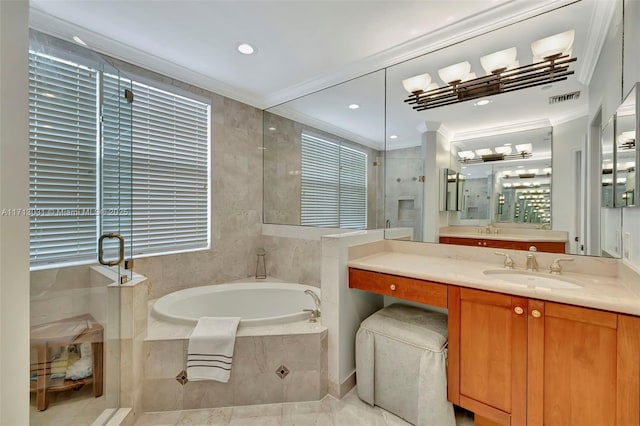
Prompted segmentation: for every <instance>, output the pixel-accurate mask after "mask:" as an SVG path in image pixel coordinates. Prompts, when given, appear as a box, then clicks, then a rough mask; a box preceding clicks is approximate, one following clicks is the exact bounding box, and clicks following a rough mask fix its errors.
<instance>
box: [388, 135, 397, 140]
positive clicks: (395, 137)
mask: <svg viewBox="0 0 640 426" xmlns="http://www.w3.org/2000/svg"><path fill="white" fill-rule="evenodd" d="M389 139H398V135H391V136H389Z"/></svg>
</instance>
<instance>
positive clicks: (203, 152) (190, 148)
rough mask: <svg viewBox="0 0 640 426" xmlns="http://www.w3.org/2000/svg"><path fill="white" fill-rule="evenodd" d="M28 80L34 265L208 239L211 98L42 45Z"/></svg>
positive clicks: (175, 248)
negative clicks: (119, 243) (120, 246)
mask: <svg viewBox="0 0 640 426" xmlns="http://www.w3.org/2000/svg"><path fill="white" fill-rule="evenodd" d="M29 83H30V87H29V113H30V117H29V126H30V214H31V262H32V267H38V266H41V265H47V264H64V263H68V262H79V261H81V262H82V261H86V262H90V261H93V260H95V259H96V252H97V243H96V241H97V238H98V235H99V234H101V233H107V232H117V233H120V234H121V235H123V236H124V237H125V240H126V242H127V255H131V254H138V255H139V254H158V253H168V252H179V251H185V250H191V249H201V248H207V247H208V244H209V188H208V182H209V105H208V104H205V103H202V102H199V101H196V100H192V99H188V98H185V97H183V96H180V95H176V94H172V93H169V92H166V91H163V90H160V89H157V88H154V87H150V86H147V85H144V84H141V83H138V82H135V81H131V80H127V79H122V78H119V77H117V76H114V75H109V74H103V73H99V72H97V71H96V70H93V69H90V68H88V67H85V66H82V65H78V64H73V63H71V62H67V61H64V60H61V59H58V58H52V57H49V56H46V55H41V54H36V53H33V52H30V55H29ZM125 88H131V89H132V90H133V91H134V93H135V100H134V103H133V104H130V103H128V102H127V100H126V99H125V98H124V97H123V93H124V89H125ZM132 108H133V110H132ZM99 118H100V120H99ZM99 126H100V127H99ZM99 130H101V132H99ZM99 139H100V141H99ZM98 175H99V176H98ZM98 194H99V197H100V198H99V199H98Z"/></svg>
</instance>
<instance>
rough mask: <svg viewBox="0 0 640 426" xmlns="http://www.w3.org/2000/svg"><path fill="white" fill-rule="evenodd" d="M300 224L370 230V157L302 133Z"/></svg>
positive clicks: (355, 150)
mask: <svg viewBox="0 0 640 426" xmlns="http://www.w3.org/2000/svg"><path fill="white" fill-rule="evenodd" d="M301 177H302V195H301V206H300V207H301V224H302V225H311V226H323V227H334V228H355V229H364V228H366V227H367V154H366V153H364V152H362V151H359V150H357V149H353V148H350V147H347V146H344V145H340V144H338V143H335V142H332V141H328V140H325V139H321V138H318V137H316V136H312V135H309V134H306V133H303V134H302V166H301Z"/></svg>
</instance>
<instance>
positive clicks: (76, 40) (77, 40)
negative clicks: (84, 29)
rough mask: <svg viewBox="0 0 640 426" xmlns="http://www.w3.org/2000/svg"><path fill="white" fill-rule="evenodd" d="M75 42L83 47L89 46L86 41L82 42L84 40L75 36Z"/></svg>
mask: <svg viewBox="0 0 640 426" xmlns="http://www.w3.org/2000/svg"><path fill="white" fill-rule="evenodd" d="M73 41H75V42H76V43H78V44H81V45H83V46H86V45H87V43H85V42H84V41H82V39H81V38H80V37H78V36H73Z"/></svg>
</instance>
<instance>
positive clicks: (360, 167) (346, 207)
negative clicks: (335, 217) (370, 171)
mask: <svg viewBox="0 0 640 426" xmlns="http://www.w3.org/2000/svg"><path fill="white" fill-rule="evenodd" d="M366 227H367V154H366V153H364V152H362V151H358V150H355V149H353V148H349V147H346V146H340V228H351V229H365V228H366Z"/></svg>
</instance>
